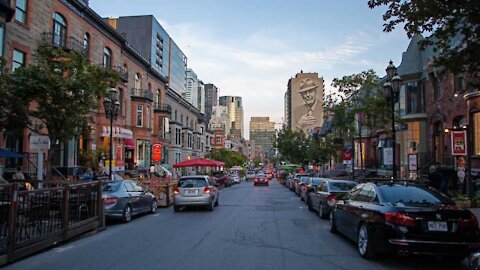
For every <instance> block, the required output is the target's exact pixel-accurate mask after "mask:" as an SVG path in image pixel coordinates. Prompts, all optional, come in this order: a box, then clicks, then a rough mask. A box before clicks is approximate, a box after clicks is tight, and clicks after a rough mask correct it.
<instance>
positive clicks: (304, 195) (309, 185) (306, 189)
mask: <svg viewBox="0 0 480 270" xmlns="http://www.w3.org/2000/svg"><path fill="white" fill-rule="evenodd" d="M321 180H322V179H321V178H318V177H309V178H308V179H307V182H305V184H303V185H302V186H300V200H301V201H304V202H305V204H307V205H308V203H309V193H310V191H312V190H313V189H314V188H315V187H316V186H317V185H318V184H319V183H320V181H321Z"/></svg>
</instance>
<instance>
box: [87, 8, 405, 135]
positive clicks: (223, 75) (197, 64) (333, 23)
mask: <svg viewBox="0 0 480 270" xmlns="http://www.w3.org/2000/svg"><path fill="white" fill-rule="evenodd" d="M367 2H368V1H367V0H336V1H329V0H295V1H293V0H290V1H287V0H174V1H172V0H135V1H132V0H115V1H112V0H90V7H91V8H92V9H93V10H94V11H96V12H97V13H98V14H99V15H100V16H102V17H119V16H131V15H154V16H155V17H156V18H157V20H158V21H159V22H160V24H161V25H162V26H163V27H164V28H165V30H166V31H167V32H168V33H169V35H170V37H171V38H172V39H173V40H174V41H175V42H176V43H177V44H178V46H179V47H180V48H181V50H182V51H183V52H184V53H185V54H186V56H187V58H188V67H189V68H192V69H193V70H194V71H195V73H197V75H198V78H199V79H201V80H202V81H203V82H204V83H213V84H215V85H216V86H217V87H218V88H219V96H241V97H242V99H243V108H244V117H245V119H244V123H245V137H246V138H248V124H249V122H250V117H252V116H268V117H270V121H273V122H276V123H282V122H283V118H284V95H285V92H286V90H287V83H288V80H289V79H290V78H292V77H294V76H295V74H296V73H298V72H300V71H301V70H303V72H317V73H318V74H319V76H320V77H323V78H324V80H325V93H326V94H328V93H331V92H333V91H335V89H334V88H333V87H332V86H331V82H332V80H333V79H334V78H341V77H343V76H346V75H351V74H355V73H360V72H362V71H365V70H368V69H373V70H374V71H375V72H377V74H378V75H379V76H380V77H383V76H384V75H385V68H386V67H387V65H388V62H389V60H390V59H391V60H393V62H394V64H395V65H396V66H398V65H399V64H400V61H401V56H402V52H404V51H405V50H406V49H407V47H408V43H409V40H408V38H407V36H406V34H405V32H404V30H403V29H402V28H399V29H396V30H394V31H393V32H390V33H385V32H383V24H384V22H383V19H382V15H383V13H384V11H385V9H384V8H377V9H373V10H371V9H369V8H368V5H367Z"/></svg>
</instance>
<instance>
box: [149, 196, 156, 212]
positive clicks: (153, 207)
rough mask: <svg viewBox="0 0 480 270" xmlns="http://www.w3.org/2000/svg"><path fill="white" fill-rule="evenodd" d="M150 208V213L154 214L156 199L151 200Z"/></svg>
mask: <svg viewBox="0 0 480 270" xmlns="http://www.w3.org/2000/svg"><path fill="white" fill-rule="evenodd" d="M151 207H152V208H151V209H150V213H152V214H155V213H156V212H157V200H155V199H154V200H153V201H152V206H151Z"/></svg>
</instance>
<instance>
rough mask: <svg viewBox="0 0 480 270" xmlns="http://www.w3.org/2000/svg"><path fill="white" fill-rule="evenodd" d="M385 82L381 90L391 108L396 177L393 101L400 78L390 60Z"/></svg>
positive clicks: (400, 81) (397, 90) (396, 99)
mask: <svg viewBox="0 0 480 270" xmlns="http://www.w3.org/2000/svg"><path fill="white" fill-rule="evenodd" d="M385 71H386V72H387V82H385V83H384V84H383V92H384V94H385V97H386V98H387V102H389V103H390V109H391V121H392V144H393V146H392V155H393V157H392V161H393V162H392V163H393V164H392V170H393V172H392V178H393V179H396V178H397V162H396V160H395V159H396V154H395V152H396V151H395V148H396V147H395V144H396V134H395V103H396V102H398V96H399V93H400V86H401V85H402V78H400V76H398V74H397V68H396V67H395V65H394V64H393V62H392V60H390V64H389V65H388V67H387V69H386V70H385Z"/></svg>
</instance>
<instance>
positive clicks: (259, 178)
mask: <svg viewBox="0 0 480 270" xmlns="http://www.w3.org/2000/svg"><path fill="white" fill-rule="evenodd" d="M256 185H266V186H268V177H267V175H266V174H265V173H263V172H258V173H257V174H256V175H255V180H253V186H256Z"/></svg>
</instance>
